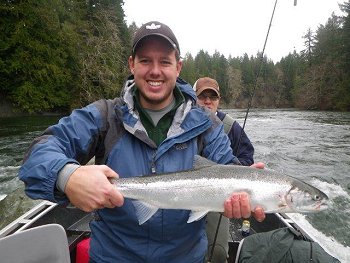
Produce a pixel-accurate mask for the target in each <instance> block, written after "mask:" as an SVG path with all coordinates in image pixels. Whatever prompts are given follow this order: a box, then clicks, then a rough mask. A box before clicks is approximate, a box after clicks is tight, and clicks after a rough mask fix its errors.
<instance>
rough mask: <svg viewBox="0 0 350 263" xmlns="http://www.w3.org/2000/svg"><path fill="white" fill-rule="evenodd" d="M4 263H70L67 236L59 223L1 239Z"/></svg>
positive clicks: (0, 245)
mask: <svg viewBox="0 0 350 263" xmlns="http://www.w3.org/2000/svg"><path fill="white" fill-rule="evenodd" d="M0 255H1V260H0V261H1V262H2V263H41V262H43V263H48V262H50V263H70V256H69V248H68V241H67V236H66V232H65V230H64V228H63V227H62V226H61V225H58V224H48V225H42V226H38V227H34V228H30V229H27V230H23V231H21V232H17V233H14V234H12V235H9V236H6V237H4V238H1V239H0Z"/></svg>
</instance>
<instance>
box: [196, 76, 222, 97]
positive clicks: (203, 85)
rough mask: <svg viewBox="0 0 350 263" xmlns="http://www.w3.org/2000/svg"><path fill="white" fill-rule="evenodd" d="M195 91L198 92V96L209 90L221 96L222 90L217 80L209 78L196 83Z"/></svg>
mask: <svg viewBox="0 0 350 263" xmlns="http://www.w3.org/2000/svg"><path fill="white" fill-rule="evenodd" d="M193 89H194V91H195V92H196V95H197V96H198V95H199V94H201V93H202V92H203V91H204V90H207V89H210V90H213V91H215V93H216V94H217V95H218V96H220V88H219V84H218V82H217V81H216V80H215V79H211V78H208V77H205V78H200V79H198V80H197V81H196V82H195V83H194V85H193Z"/></svg>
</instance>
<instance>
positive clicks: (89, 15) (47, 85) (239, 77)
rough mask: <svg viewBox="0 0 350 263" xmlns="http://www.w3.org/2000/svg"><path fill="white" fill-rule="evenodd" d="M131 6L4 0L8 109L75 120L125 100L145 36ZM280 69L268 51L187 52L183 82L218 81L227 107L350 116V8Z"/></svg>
mask: <svg viewBox="0 0 350 263" xmlns="http://www.w3.org/2000/svg"><path fill="white" fill-rule="evenodd" d="M123 4H124V1H123V0H85V1H81V0H80V1H71V0H50V1H47V0H3V1H1V3H0V23H1V29H2V30H1V31H0V35H1V37H0V103H5V102H6V103H9V104H11V106H12V107H13V108H14V109H15V110H16V111H18V112H21V113H30V114H33V113H43V112H60V113H62V112H69V111H71V110H72V109H74V108H77V107H82V106H85V105H87V104H88V103H91V102H93V101H95V100H98V99H100V98H114V97H116V96H119V94H120V91H121V89H122V87H123V83H124V81H125V79H126V78H127V76H128V75H129V74H130V73H129V70H128V66H127V59H128V57H129V55H130V49H131V40H132V36H133V33H134V32H135V30H136V29H137V27H136V25H135V24H134V23H133V24H131V25H130V26H128V25H127V24H126V22H125V14H124V11H123ZM339 8H340V10H341V11H342V15H341V16H336V15H334V14H332V15H331V17H330V18H329V19H328V21H327V22H326V24H325V25H319V27H318V28H317V30H315V32H313V31H312V30H311V29H307V28H306V29H305V32H307V33H306V34H305V35H304V36H300V37H301V38H303V40H304V43H305V45H304V47H305V49H304V50H303V51H301V52H300V53H297V52H295V51H293V50H292V51H291V52H290V53H289V54H286V56H285V57H283V58H281V60H280V61H279V62H276V63H274V62H273V61H272V60H271V59H269V58H268V57H266V56H262V54H261V53H258V54H256V55H255V56H248V55H247V54H242V56H239V57H231V56H229V57H228V58H226V57H225V56H224V55H222V54H220V53H219V52H218V51H216V52H215V53H214V54H213V55H210V54H209V53H208V52H207V51H205V50H200V51H199V52H198V54H196V55H195V56H193V55H192V54H189V53H188V54H182V57H183V69H182V72H181V76H180V77H181V78H183V79H184V80H186V81H187V82H189V83H190V84H193V83H194V82H195V80H196V79H197V78H199V77H203V76H210V77H212V78H215V79H217V80H218V82H219V84H220V90H221V92H222V102H223V105H224V106H226V107H234V108H245V107H247V103H248V102H249V101H250V99H251V98H253V100H252V105H251V106H252V107H256V108H287V107H288V108H289V107H290V108H299V109H309V110H331V111H350V15H349V14H350V1H349V0H348V1H346V2H344V3H342V4H339Z"/></svg>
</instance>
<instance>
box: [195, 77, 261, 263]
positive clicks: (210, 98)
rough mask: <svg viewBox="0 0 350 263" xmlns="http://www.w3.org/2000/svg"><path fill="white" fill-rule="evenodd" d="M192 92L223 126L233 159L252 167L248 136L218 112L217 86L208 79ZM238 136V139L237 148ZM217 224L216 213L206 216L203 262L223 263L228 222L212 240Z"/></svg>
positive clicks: (231, 119) (220, 226)
mask: <svg viewBox="0 0 350 263" xmlns="http://www.w3.org/2000/svg"><path fill="white" fill-rule="evenodd" d="M193 89H194V90H195V91H196V95H197V103H198V104H199V105H200V106H203V107H206V108H208V109H209V110H210V111H211V112H213V113H215V114H216V115H217V117H218V118H219V119H220V120H221V121H222V122H223V123H224V130H225V132H226V134H227V135H228V137H229V139H230V142H231V148H232V151H233V153H234V154H235V155H236V156H237V158H238V160H239V161H240V163H241V164H242V165H245V166H249V165H252V164H253V163H254V159H253V155H254V147H253V145H252V144H251V142H250V140H249V138H248V136H247V135H246V133H245V132H244V130H243V129H242V127H241V126H240V125H239V124H238V122H237V121H235V120H234V119H233V118H232V117H231V116H230V115H228V114H226V113H224V112H222V111H218V107H219V103H220V99H221V96H220V87H219V84H218V82H217V81H216V80H215V79H212V78H209V77H204V78H200V79H198V80H197V81H196V82H195V83H194V85H193ZM241 134H242V138H241V142H240V143H239V147H238V142H239V139H240V136H241ZM237 151H238V152H237ZM261 165H263V164H261ZM219 220H220V214H219V213H214V212H213V213H208V215H207V223H206V231H207V236H208V252H207V258H210V257H211V262H212V263H224V262H227V261H226V258H227V257H228V238H229V231H228V230H229V220H228V218H221V220H220V225H219V230H218V234H217V237H216V240H215V233H216V231H217V227H218V224H219ZM214 240H215V244H214ZM212 246H214V250H213V253H212V254H211V251H212Z"/></svg>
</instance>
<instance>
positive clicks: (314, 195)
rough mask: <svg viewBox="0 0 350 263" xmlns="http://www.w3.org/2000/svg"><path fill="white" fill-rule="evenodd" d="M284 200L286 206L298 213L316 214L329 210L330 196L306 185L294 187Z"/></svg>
mask: <svg viewBox="0 0 350 263" xmlns="http://www.w3.org/2000/svg"><path fill="white" fill-rule="evenodd" d="M284 199H285V204H286V206H288V208H289V209H291V210H292V211H294V212H298V213H315V212H319V211H322V210H325V209H327V208H328V196H327V195H326V194H325V193H323V192H322V191H320V190H319V189H317V188H315V187H313V186H311V185H308V184H306V183H303V184H296V185H293V186H292V187H291V188H290V190H289V191H288V192H287V194H286V195H285V197H284Z"/></svg>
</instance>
